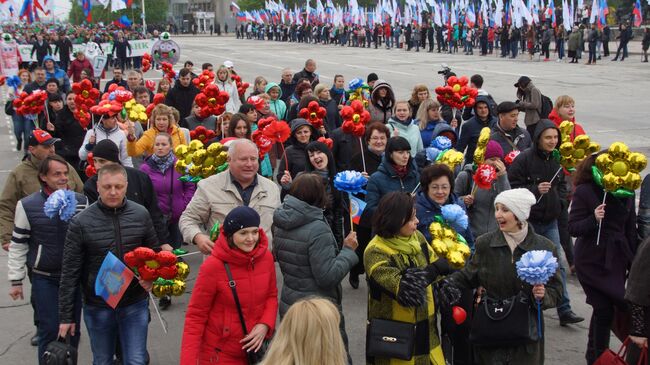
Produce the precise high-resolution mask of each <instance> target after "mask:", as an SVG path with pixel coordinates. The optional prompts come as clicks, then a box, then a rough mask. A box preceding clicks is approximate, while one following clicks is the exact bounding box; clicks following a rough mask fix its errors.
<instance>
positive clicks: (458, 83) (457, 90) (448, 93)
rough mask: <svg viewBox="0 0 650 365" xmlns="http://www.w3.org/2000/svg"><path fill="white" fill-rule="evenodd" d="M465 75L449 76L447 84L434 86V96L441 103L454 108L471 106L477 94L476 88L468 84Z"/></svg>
mask: <svg viewBox="0 0 650 365" xmlns="http://www.w3.org/2000/svg"><path fill="white" fill-rule="evenodd" d="M468 83H469V79H468V78H467V76H462V77H456V76H451V77H449V78H448V79H447V85H445V86H440V87H437V88H435V92H436V98H437V99H438V101H439V102H440V103H441V104H446V105H449V106H451V107H452V108H454V109H462V108H464V107H472V106H474V103H475V102H476V97H477V96H478V89H476V88H473V87H471V86H468Z"/></svg>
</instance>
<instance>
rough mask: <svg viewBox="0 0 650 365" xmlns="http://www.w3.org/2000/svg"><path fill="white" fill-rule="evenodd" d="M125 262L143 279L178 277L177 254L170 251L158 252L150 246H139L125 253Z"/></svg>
mask: <svg viewBox="0 0 650 365" xmlns="http://www.w3.org/2000/svg"><path fill="white" fill-rule="evenodd" d="M124 262H125V263H126V264H127V266H129V267H130V268H132V269H133V270H134V271H137V273H138V274H139V275H140V278H141V279H142V280H146V281H154V280H156V279H158V278H163V279H166V280H171V279H173V278H174V277H176V273H177V269H176V255H174V254H173V253H171V252H169V251H160V252H158V253H156V252H154V250H152V249H150V248H148V247H138V248H136V249H135V250H133V251H131V252H128V253H127V254H126V255H124Z"/></svg>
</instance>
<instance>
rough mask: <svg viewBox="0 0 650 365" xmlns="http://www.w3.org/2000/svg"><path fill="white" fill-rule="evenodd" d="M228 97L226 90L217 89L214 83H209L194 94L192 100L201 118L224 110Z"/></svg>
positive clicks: (218, 113) (219, 113) (221, 112)
mask: <svg viewBox="0 0 650 365" xmlns="http://www.w3.org/2000/svg"><path fill="white" fill-rule="evenodd" d="M229 99H230V96H229V95H228V93H227V92H225V91H223V90H219V87H217V85H215V84H209V85H207V86H205V87H204V88H203V90H202V91H201V92H200V93H199V94H197V95H196V97H195V98H194V102H196V105H198V106H199V107H200V108H201V110H200V114H201V117H202V118H207V117H209V116H210V115H221V114H223V112H224V111H226V103H227V102H228V100H229Z"/></svg>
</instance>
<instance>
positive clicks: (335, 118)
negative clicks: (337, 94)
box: [318, 99, 343, 133]
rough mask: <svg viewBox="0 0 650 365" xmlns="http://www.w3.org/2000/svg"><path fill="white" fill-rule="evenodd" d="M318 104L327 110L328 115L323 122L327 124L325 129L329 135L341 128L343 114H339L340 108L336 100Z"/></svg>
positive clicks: (319, 101) (323, 101)
mask: <svg viewBox="0 0 650 365" xmlns="http://www.w3.org/2000/svg"><path fill="white" fill-rule="evenodd" d="M318 104H319V105H320V106H322V107H323V108H325V110H326V111H327V115H326V118H325V120H324V121H323V122H324V124H325V129H326V130H327V132H328V133H330V132H332V131H333V130H335V129H336V128H338V127H340V126H341V124H343V121H342V120H341V114H339V107H338V104H336V101H335V100H334V99H330V100H318Z"/></svg>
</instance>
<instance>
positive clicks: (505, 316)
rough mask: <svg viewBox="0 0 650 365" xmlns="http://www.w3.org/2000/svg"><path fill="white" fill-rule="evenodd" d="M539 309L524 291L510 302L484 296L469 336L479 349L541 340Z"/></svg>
mask: <svg viewBox="0 0 650 365" xmlns="http://www.w3.org/2000/svg"><path fill="white" fill-rule="evenodd" d="M535 311H536V309H534V308H533V306H532V305H531V300H530V298H528V296H526V295H525V294H524V293H523V292H519V293H518V294H517V295H515V296H513V297H510V298H507V299H501V300H497V299H492V298H490V297H489V296H487V295H486V296H484V297H483V300H481V303H480V304H479V305H478V307H477V308H476V312H475V313H474V317H473V319H472V327H471V330H470V334H469V340H470V342H471V343H473V344H474V345H477V346H496V347H498V346H517V345H523V344H528V343H533V342H537V341H539V336H538V334H537V326H538V323H537V318H536V317H537V315H536V312H535Z"/></svg>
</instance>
